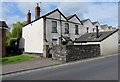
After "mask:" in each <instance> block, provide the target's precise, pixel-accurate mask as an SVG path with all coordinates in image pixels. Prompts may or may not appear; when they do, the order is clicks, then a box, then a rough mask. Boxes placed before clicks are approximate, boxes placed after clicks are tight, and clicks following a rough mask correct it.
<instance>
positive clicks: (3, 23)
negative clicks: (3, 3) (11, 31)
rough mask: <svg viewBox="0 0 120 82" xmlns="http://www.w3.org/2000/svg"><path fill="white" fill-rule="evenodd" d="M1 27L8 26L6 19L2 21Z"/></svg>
mask: <svg viewBox="0 0 120 82" xmlns="http://www.w3.org/2000/svg"><path fill="white" fill-rule="evenodd" d="M0 27H8V26H7V24H6V22H5V21H0Z"/></svg>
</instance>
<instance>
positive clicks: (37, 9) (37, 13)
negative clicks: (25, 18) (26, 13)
mask: <svg viewBox="0 0 120 82" xmlns="http://www.w3.org/2000/svg"><path fill="white" fill-rule="evenodd" d="M39 17H40V7H39V4H38V3H37V6H36V7H35V19H37V18H39Z"/></svg>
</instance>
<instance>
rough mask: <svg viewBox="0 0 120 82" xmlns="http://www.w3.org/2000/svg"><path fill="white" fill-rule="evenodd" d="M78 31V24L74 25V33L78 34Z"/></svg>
mask: <svg viewBox="0 0 120 82" xmlns="http://www.w3.org/2000/svg"><path fill="white" fill-rule="evenodd" d="M78 34H79V32H78V25H75V35H78Z"/></svg>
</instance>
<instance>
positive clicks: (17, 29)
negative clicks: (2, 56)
mask: <svg viewBox="0 0 120 82" xmlns="http://www.w3.org/2000/svg"><path fill="white" fill-rule="evenodd" d="M25 24H26V22H22V23H21V22H17V23H16V24H13V25H12V26H13V29H12V37H14V38H21V36H22V27H23V26H24V25H25Z"/></svg>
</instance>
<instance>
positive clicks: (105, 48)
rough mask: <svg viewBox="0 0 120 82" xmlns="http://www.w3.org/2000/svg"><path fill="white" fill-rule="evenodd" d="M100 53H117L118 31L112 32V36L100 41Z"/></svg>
mask: <svg viewBox="0 0 120 82" xmlns="http://www.w3.org/2000/svg"><path fill="white" fill-rule="evenodd" d="M100 48H101V54H102V55H111V54H117V53H118V32H116V33H114V34H113V35H112V36H110V37H108V38H107V39H105V40H103V41H102V42H101V43H100Z"/></svg>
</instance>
